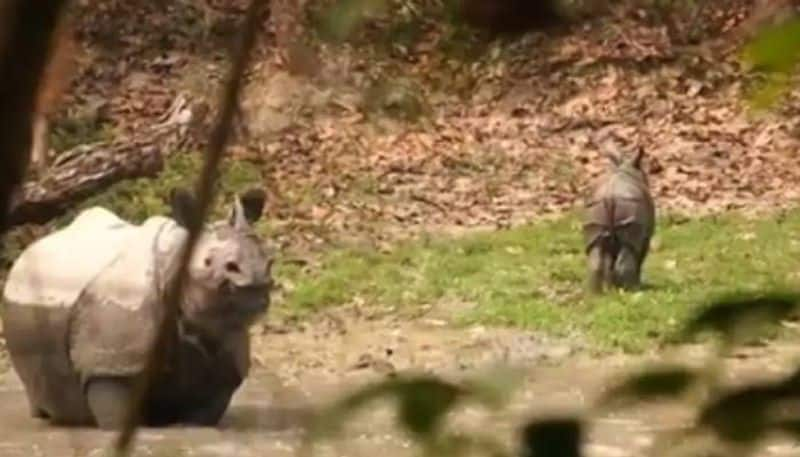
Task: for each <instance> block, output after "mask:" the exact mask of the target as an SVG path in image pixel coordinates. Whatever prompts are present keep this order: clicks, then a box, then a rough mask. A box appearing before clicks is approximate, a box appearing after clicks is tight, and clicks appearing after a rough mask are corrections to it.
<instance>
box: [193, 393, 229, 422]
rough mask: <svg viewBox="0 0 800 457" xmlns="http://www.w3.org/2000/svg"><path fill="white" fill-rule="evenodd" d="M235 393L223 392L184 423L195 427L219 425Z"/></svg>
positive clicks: (198, 409)
mask: <svg viewBox="0 0 800 457" xmlns="http://www.w3.org/2000/svg"><path fill="white" fill-rule="evenodd" d="M232 396H233V391H230V392H222V393H219V394H217V395H215V396H214V397H213V398H211V399H210V400H209V401H208V402H207V403H206V404H205V405H203V406H202V407H199V408H197V409H196V410H194V411H192V412H191V413H190V414H189V415H188V416H187V417H186V418H185V420H184V422H186V423H188V424H193V425H202V426H214V425H217V424H218V423H219V421H220V420H221V419H222V416H223V415H224V414H225V411H226V410H227V409H228V404H230V401H231V397H232Z"/></svg>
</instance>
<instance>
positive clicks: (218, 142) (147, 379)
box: [115, 0, 266, 455]
mask: <svg viewBox="0 0 800 457" xmlns="http://www.w3.org/2000/svg"><path fill="white" fill-rule="evenodd" d="M265 3H266V0H251V1H250V6H249V7H248V9H247V13H246V17H245V21H244V25H243V28H242V35H241V37H240V39H239V42H238V43H237V46H236V47H235V48H234V50H233V56H232V64H231V68H230V73H229V74H228V79H227V81H226V83H225V85H224V86H223V91H222V95H221V103H220V111H219V114H218V117H217V120H216V122H215V126H214V129H213V131H212V132H211V136H210V138H209V141H208V145H207V148H206V156H205V162H204V165H203V169H202V172H201V174H200V177H199V179H198V181H197V183H196V186H195V192H196V195H197V200H198V206H197V215H196V217H194V218H192V220H191V221H190V224H189V227H188V230H189V237H188V240H187V242H186V244H185V245H184V246H183V249H182V251H181V254H180V255H181V257H180V266H179V268H178V272H177V273H176V277H175V278H173V280H172V281H170V282H169V284H168V285H167V291H166V294H165V302H164V307H165V309H164V311H165V315H164V316H163V317H162V319H161V321H160V325H159V328H158V332H157V334H156V340H155V344H154V345H153V348H152V349H151V350H150V353H149V355H148V359H147V363H146V365H145V369H144V371H143V372H142V374H141V376H139V377H138V379H137V383H136V386H135V389H134V392H133V396H132V398H131V402H130V404H129V405H128V415H127V417H126V421H125V424H124V426H123V428H122V430H121V431H120V434H119V435H118V437H117V440H116V443H115V450H116V453H117V455H127V453H128V452H129V450H130V446H131V443H132V441H133V438H134V436H135V434H136V429H137V427H138V424H139V421H140V419H141V417H142V413H143V411H144V410H143V406H144V401H145V399H146V397H147V393H148V392H149V390H150V387H151V385H152V382H153V381H154V380H155V378H156V376H157V374H158V371H159V369H160V368H161V363H162V362H163V357H164V356H165V355H166V353H167V350H168V349H169V344H170V341H171V337H172V332H173V329H174V328H175V325H176V319H177V316H178V312H179V309H178V307H179V306H180V305H179V304H180V302H181V295H182V293H183V288H184V284H185V282H186V278H187V270H188V269H187V265H188V263H189V260H190V259H191V257H192V253H193V252H194V248H195V245H196V244H197V240H198V238H199V235H200V232H201V229H202V227H203V224H204V221H205V219H206V217H207V214H208V212H209V208H210V207H211V203H212V202H213V196H214V191H215V182H216V178H217V170H218V167H219V163H220V161H221V159H222V154H223V152H224V150H225V145H226V144H227V142H228V139H229V137H230V134H231V128H232V124H233V118H234V114H235V113H236V109H237V103H238V99H239V93H240V92H241V87H242V84H243V82H242V79H243V75H244V71H245V68H247V64H248V61H249V56H250V53H251V49H252V48H253V45H254V43H255V36H256V29H257V27H258V24H259V21H260V19H261V11H262V10H263V7H264V5H265Z"/></svg>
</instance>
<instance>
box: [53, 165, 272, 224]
mask: <svg viewBox="0 0 800 457" xmlns="http://www.w3.org/2000/svg"><path fill="white" fill-rule="evenodd" d="M201 167H202V155H201V154H198V153H174V154H171V155H170V156H169V157H168V158H167V159H166V163H165V165H164V170H163V171H162V172H161V173H160V174H159V175H158V178H157V179H150V178H139V179H132V180H127V181H123V182H120V183H118V184H115V185H114V186H112V187H111V188H110V189H109V190H107V191H106V192H103V193H102V194H99V195H97V196H96V197H92V198H90V199H88V200H86V201H85V202H83V203H82V204H81V205H80V207H79V208H77V209H76V211H72V212H70V213H69V214H67V215H66V216H64V217H63V218H62V219H61V220H60V221H59V223H60V224H67V223H69V222H71V221H72V219H73V218H74V217H75V214H77V212H78V211H80V210H83V209H86V208H88V207H91V206H95V205H98V206H102V207H104V208H106V209H109V210H111V211H113V212H115V213H116V214H117V215H119V216H120V217H121V218H123V219H125V220H128V221H131V222H135V223H141V222H143V221H144V220H145V219H147V218H148V217H150V216H153V215H155V214H167V213H168V212H169V207H168V198H169V193H170V190H171V189H172V188H173V187H176V186H184V187H187V188H189V189H193V188H194V183H195V181H196V180H197V177H198V176H200V169H201ZM262 182H263V177H262V175H261V171H260V170H259V168H258V167H257V166H255V165H253V164H250V163H248V162H246V161H240V160H226V161H224V162H223V163H222V167H221V172H220V175H219V181H218V188H219V194H218V196H217V198H216V201H215V205H214V208H213V211H212V216H213V217H222V216H223V215H224V214H225V211H227V209H228V208H229V207H230V203H231V201H232V199H233V195H234V194H236V193H239V192H243V191H245V190H247V189H249V188H250V187H251V186H259V187H260V186H261V185H262Z"/></svg>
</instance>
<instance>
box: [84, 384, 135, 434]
mask: <svg viewBox="0 0 800 457" xmlns="http://www.w3.org/2000/svg"><path fill="white" fill-rule="evenodd" d="M132 393H133V389H132V385H131V382H130V380H129V379H128V378H121V377H102V378H92V379H90V380H89V382H88V383H87V385H86V400H87V402H88V404H89V410H90V411H91V412H92V416H94V420H95V422H96V423H97V426H98V427H99V428H101V429H103V430H116V429H119V428H120V427H121V426H122V425H123V424H124V422H125V414H127V408H128V402H129V399H130V398H131V395H132Z"/></svg>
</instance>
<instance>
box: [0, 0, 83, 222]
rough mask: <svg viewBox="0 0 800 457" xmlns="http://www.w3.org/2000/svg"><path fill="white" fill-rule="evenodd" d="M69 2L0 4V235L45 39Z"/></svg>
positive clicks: (25, 153)
mask: <svg viewBox="0 0 800 457" xmlns="http://www.w3.org/2000/svg"><path fill="white" fill-rule="evenodd" d="M67 3H68V0H39V1H35V2H31V1H28V0H3V1H2V2H0V151H2V152H0V154H1V156H2V162H3V165H2V167H0V234H2V233H4V232H5V230H6V229H7V228H8V212H9V206H10V204H11V199H12V197H13V194H14V193H15V192H16V191H17V190H18V188H19V185H20V184H21V183H22V180H23V178H24V177H25V172H26V169H27V166H28V160H29V155H30V147H31V138H32V137H31V124H32V119H33V112H34V109H35V104H36V96H37V93H38V91H39V90H40V86H41V85H42V79H43V75H44V71H45V68H46V65H47V59H48V57H49V53H50V43H52V42H53V37H54V34H55V33H56V26H57V25H58V21H59V19H60V17H61V14H62V12H63V11H64V9H65V7H66V5H67Z"/></svg>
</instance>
